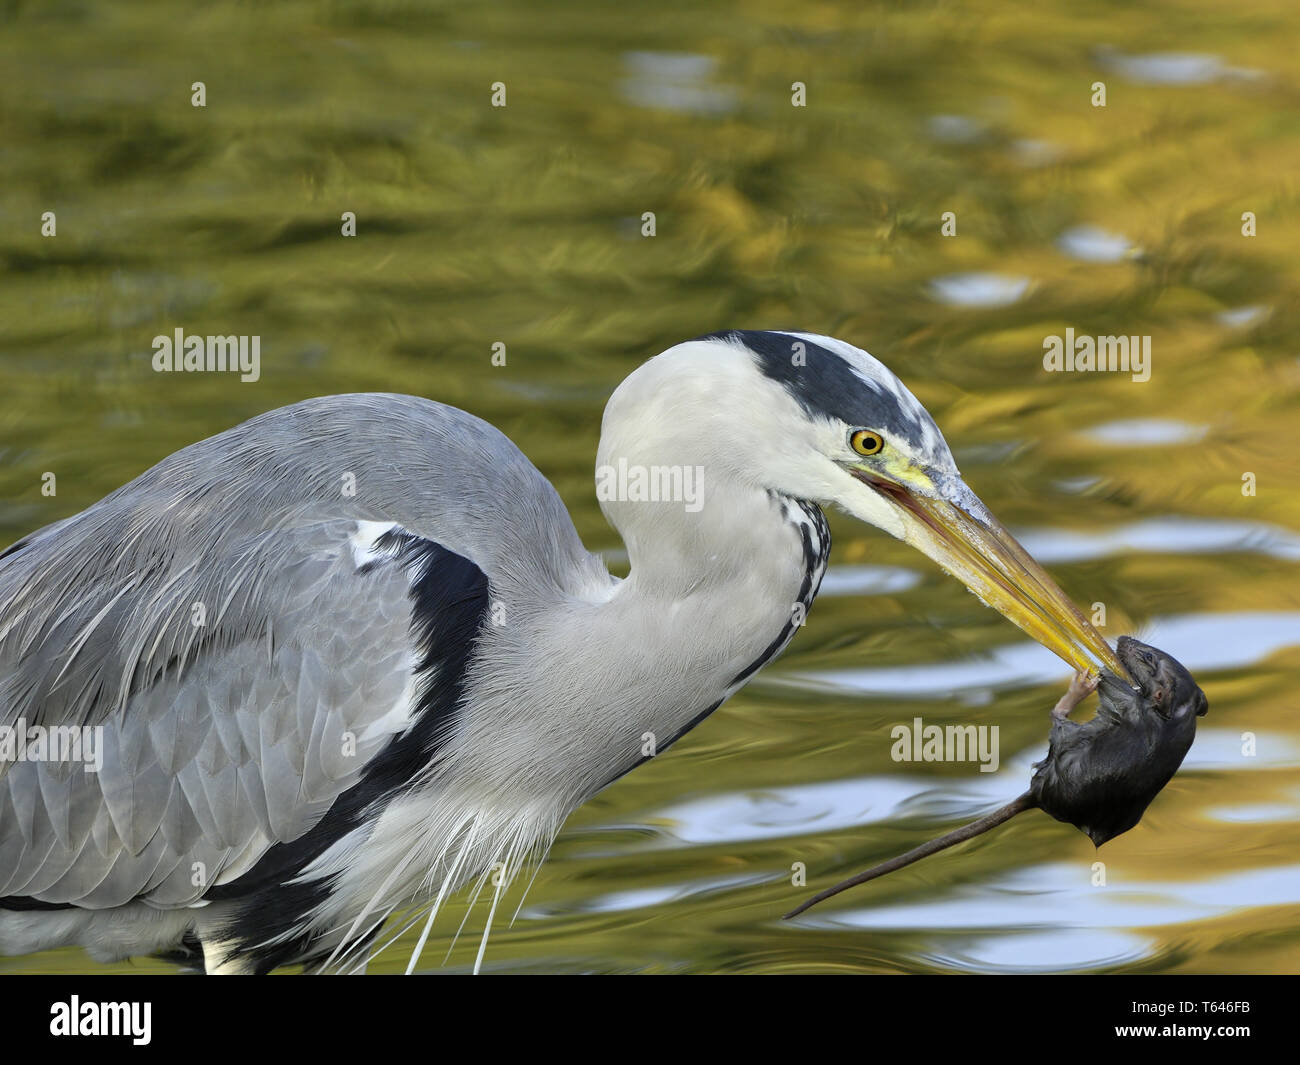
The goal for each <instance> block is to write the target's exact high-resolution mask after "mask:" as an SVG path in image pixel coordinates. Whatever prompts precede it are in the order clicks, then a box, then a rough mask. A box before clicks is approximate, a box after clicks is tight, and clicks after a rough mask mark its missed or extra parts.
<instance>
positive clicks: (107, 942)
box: [0, 331, 1125, 973]
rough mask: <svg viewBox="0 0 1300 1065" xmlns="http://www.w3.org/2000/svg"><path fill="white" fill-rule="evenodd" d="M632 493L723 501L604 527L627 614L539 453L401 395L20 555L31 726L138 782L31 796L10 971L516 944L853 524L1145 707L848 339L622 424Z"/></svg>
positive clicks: (243, 433) (28, 785) (632, 409)
mask: <svg viewBox="0 0 1300 1065" xmlns="http://www.w3.org/2000/svg"><path fill="white" fill-rule="evenodd" d="M597 464H598V470H599V471H608V470H611V469H620V470H627V469H632V470H659V471H662V470H670V471H671V470H677V471H696V472H698V473H699V474H700V480H699V483H698V484H697V485H696V486H695V487H696V488H697V489H698V492H697V494H696V495H697V497H692V500H691V501H689V502H688V503H685V504H684V503H683V500H682V499H681V498H672V496H673V494H674V493H672V492H655V491H650V492H646V491H636V490H633V489H630V488H628V487H627V485H626V484H625V485H624V490H621V491H612V492H605V493H602V494H601V507H602V508H603V510H604V513H605V515H606V517H607V518H608V520H609V521H610V523H611V524H612V525H613V526H614V528H615V529H616V530H617V531H618V532H619V533H620V534H621V536H622V538H623V541H624V543H625V544H626V546H627V552H628V557H629V562H630V570H629V573H628V576H627V577H626V578H624V579H621V580H620V579H616V578H615V577H613V576H611V574H610V573H609V571H608V569H607V568H606V567H605V565H604V564H603V563H602V562H601V561H600V559H599V558H598V557H596V556H594V555H592V554H591V553H589V552H588V551H587V550H586V549H585V548H584V547H583V545H582V543H581V541H580V539H579V537H578V535H577V532H576V530H575V529H574V526H573V522H572V520H571V519H570V517H569V514H568V512H567V511H566V509H565V507H564V505H563V503H562V502H561V500H560V497H559V496H558V494H557V493H556V491H555V489H554V488H553V487H552V486H551V484H550V483H549V482H548V481H547V480H546V479H545V478H544V477H543V476H542V474H541V473H540V472H539V471H538V470H537V469H536V468H535V467H534V466H533V465H532V464H531V463H530V462H529V461H528V459H527V458H525V457H524V455H523V454H522V453H521V452H520V451H519V450H518V449H517V448H516V447H515V446H514V445H513V444H512V443H511V442H510V440H509V439H507V438H506V437H505V436H504V435H503V434H501V433H500V432H499V431H497V430H496V429H495V428H493V427H492V426H490V425H488V424H487V423H485V422H483V421H481V420H479V419H478V418H475V417H473V416H472V415H470V414H467V413H465V412H464V411H461V410H457V409H455V408H452V407H448V406H444V405H441V404H438V403H435V402H432V401H430V400H426V399H418V398H414V397H411V396H403V395H391V394H361V395H342V396H326V397H323V398H318V399H311V400H307V401H304V402H301V403H297V404H294V405H292V406H289V407H284V408H281V409H278V410H272V411H270V412H268V413H265V414H262V415H260V416H258V417H256V418H253V419H252V420H251V421H248V422H246V423H244V424H242V425H239V426H236V427H235V428H232V429H230V430H228V431H226V432H223V433H221V434H219V435H217V436H214V437H211V438H209V439H207V440H203V441H201V442H199V443H196V444H193V445H192V446H189V447H186V448H184V449H182V450H181V451H178V452H176V453H175V454H173V455H171V456H169V457H167V458H165V459H164V460H163V461H161V462H160V463H158V464H157V465H156V466H154V467H153V468H152V469H150V470H148V471H146V472H145V473H143V474H141V475H140V476H139V477H137V478H136V479H135V480H134V481H132V482H130V483H129V484H127V485H125V486H124V487H122V488H120V489H118V490H117V491H115V492H113V493H112V494H110V495H108V496H106V497H105V498H104V499H102V500H101V501H100V502H98V503H96V504H94V505H93V506H91V507H89V508H87V509H86V510H84V511H82V512H81V513H78V514H75V515H73V516H71V517H69V518H66V519H64V520H62V521H58V522H56V523H54V524H53V525H49V526H47V527H45V528H43V529H40V530H39V531H37V532H34V533H32V534H31V535H29V536H26V537H24V538H22V539H21V540H19V541H18V542H17V543H15V544H14V545H13V546H11V547H10V548H9V549H8V550H7V551H5V552H4V553H3V555H2V556H0V724H3V725H5V726H9V727H10V730H11V734H12V731H13V729H14V727H15V726H18V727H20V728H25V729H26V730H27V731H28V733H29V734H30V733H31V730H32V729H33V728H37V729H42V728H43V729H46V730H53V729H59V728H69V727H70V728H74V729H75V728H87V729H92V730H94V731H93V735H94V737H96V742H97V743H98V745H99V755H98V756H97V757H98V759H99V761H100V763H101V764H99V766H98V771H96V772H87V771H85V769H86V767H85V766H81V765H76V764H72V763H70V762H69V761H67V760H66V759H65V760H60V759H55V758H16V759H15V758H12V757H11V758H10V760H9V761H8V762H6V763H5V764H0V774H2V775H0V953H6V954H20V953H26V952H32V951H39V950H44V949H47V948H52V947H58V946H65V945H78V944H79V945H82V946H84V947H86V948H87V949H88V950H89V951H90V953H91V954H92V956H93V957H96V958H98V959H104V960H109V959H116V958H122V957H126V956H130V955H140V954H156V955H162V956H166V957H184V956H190V957H193V958H196V959H199V960H200V961H201V964H202V965H203V967H204V968H205V969H206V970H207V971H208V972H258V973H262V972H268V971H270V970H271V969H273V968H276V967H278V966H282V965H286V964H291V963H303V964H305V965H306V966H308V967H309V968H313V967H314V968H317V969H324V968H331V967H332V968H336V969H338V968H347V967H349V966H358V965H360V964H362V963H364V960H365V958H366V957H367V956H369V954H370V952H371V951H372V950H374V949H376V944H377V943H380V941H381V930H382V928H383V926H384V923H385V920H386V919H388V918H389V917H390V916H391V915H393V914H394V913H398V912H400V913H403V914H414V915H415V919H417V920H422V921H423V922H424V923H423V932H422V934H421V936H420V944H421V946H422V945H423V943H424V938H425V937H426V936H427V935H428V930H429V927H430V925H431V924H432V922H433V920H434V919H435V917H436V915H437V913H438V911H439V908H440V907H441V906H442V905H443V903H444V902H445V901H446V899H447V898H448V897H449V896H450V895H451V894H452V893H454V892H457V891H458V890H460V889H462V888H465V887H467V886H469V885H473V884H477V885H478V886H479V887H480V888H483V887H484V886H485V884H486V886H487V887H489V888H490V893H491V907H492V909H493V910H495V906H496V901H497V898H498V897H499V895H500V893H501V891H502V890H503V887H504V886H505V885H508V884H509V882H510V880H511V879H512V878H513V877H514V876H516V874H517V873H518V871H519V869H520V868H521V866H523V865H525V864H526V863H529V862H532V861H535V860H537V859H538V858H539V857H540V856H541V855H542V854H544V852H545V850H546V849H547V847H549V845H550V843H551V841H552V840H553V839H554V837H555V836H556V834H557V833H558V832H559V830H560V827H561V825H562V824H563V822H564V820H565V818H566V817H567V816H568V814H569V813H570V812H571V811H572V810H574V809H575V808H576V807H578V806H579V805H580V804H582V803H583V802H585V801H586V800H587V799H589V798H591V796H593V795H594V794H595V793H596V792H598V791H599V790H601V789H602V788H604V787H605V786H606V785H608V784H609V783H611V782H612V781H614V780H617V779H618V778H619V777H620V776H622V775H623V774H624V773H626V772H628V771H629V770H630V769H632V768H634V767H635V766H636V765H638V764H639V763H641V762H642V761H643V760H644V759H645V758H646V757H647V753H646V750H647V748H646V742H647V740H646V738H647V737H650V738H651V746H652V753H662V752H663V751H664V750H666V749H667V748H668V747H670V746H671V745H672V743H673V742H674V741H675V740H677V739H678V738H679V737H680V736H681V735H682V734H683V733H685V732H686V731H688V730H689V729H690V728H692V727H693V726H694V725H696V724H698V723H699V722H700V721H701V720H703V719H704V718H705V717H707V716H708V715H709V714H710V713H711V712H712V711H714V710H715V709H717V707H718V706H719V705H720V704H721V703H723V702H724V701H725V700H726V699H727V698H728V697H729V696H731V695H732V694H733V693H734V692H736V691H737V690H738V689H739V688H740V687H741V686H742V685H744V684H745V683H746V681H748V680H749V679H750V678H751V677H752V676H753V675H754V674H755V672H756V671H757V670H758V669H760V668H761V667H762V666H764V665H765V664H766V663H768V662H769V661H771V660H772V659H773V658H774V657H775V656H776V655H777V654H779V653H780V652H781V651H782V650H783V649H784V647H785V646H786V644H787V643H788V642H789V640H790V639H791V638H792V636H793V635H794V633H795V631H796V629H797V628H798V626H799V622H800V620H801V617H802V612H803V611H806V609H807V608H808V606H809V605H810V604H811V603H812V600H813V598H814V596H815V595H816V594H817V590H818V586H819V584H820V582H821V578H822V574H823V572H824V570H825V568H826V563H827V558H828V554H829V551H830V538H829V534H828V531H827V525H826V522H825V519H824V517H823V513H822V509H821V508H822V507H827V506H831V507H837V508H839V509H840V510H842V511H844V512H846V513H847V514H849V515H851V516H853V517H855V518H857V519H860V520H861V521H864V522H866V523H869V524H870V525H873V526H877V527H878V528H880V529H882V530H884V531H885V532H886V533H889V534H891V535H893V536H895V537H898V538H900V539H902V540H904V541H906V542H907V543H909V544H910V545H912V546H914V547H915V548H917V549H919V550H920V551H922V552H923V553H925V554H926V555H928V556H929V557H930V558H932V559H934V560H935V561H936V562H938V563H939V565H940V566H942V567H943V568H944V569H945V570H947V571H948V572H950V573H951V574H953V575H954V576H956V577H957V578H958V579H960V580H961V581H962V582H963V583H965V584H966V585H967V586H968V587H969V588H970V589H971V591H973V592H974V593H975V594H976V595H977V596H979V597H980V598H981V599H982V600H983V601H984V602H985V603H987V604H989V605H991V606H993V607H995V608H996V609H997V610H999V611H1000V612H1002V613H1003V614H1005V615H1006V616H1007V617H1008V618H1009V619H1010V620H1012V621H1013V622H1015V623H1016V624H1017V625H1019V626H1020V627H1021V628H1022V629H1024V630H1025V631H1026V632H1027V633H1028V634H1029V635H1031V636H1032V637H1033V638H1034V639H1036V640H1038V641H1039V642H1041V643H1042V644H1044V645H1045V646H1047V647H1048V648H1050V649H1052V650H1053V651H1055V652H1057V653H1058V654H1059V655H1060V656H1061V657H1062V658H1064V659H1065V660H1066V661H1067V662H1069V663H1070V664H1071V665H1073V666H1074V667H1076V668H1077V669H1080V670H1090V669H1094V668H1095V667H1096V666H1098V665H1100V666H1105V667H1107V668H1109V669H1111V670H1112V671H1114V672H1116V673H1118V674H1119V675H1121V676H1123V675H1125V674H1124V672H1123V666H1122V665H1121V664H1120V663H1119V661H1118V660H1117V659H1116V657H1115V655H1114V653H1113V652H1112V650H1111V648H1110V647H1109V646H1108V645H1107V644H1106V642H1105V640H1104V639H1103V638H1102V637H1101V636H1100V634H1098V633H1097V632H1096V631H1095V630H1094V629H1093V627H1092V626H1091V625H1090V624H1089V623H1088V621H1087V620H1086V619H1085V618H1084V617H1083V616H1082V615H1081V614H1080V612H1079V611H1078V610H1077V609H1076V608H1075V607H1074V605H1073V604H1072V603H1071V602H1070V600H1069V599H1068V598H1067V597H1066V596H1065V595H1064V594H1063V593H1062V592H1061V591H1060V589H1059V588H1058V587H1057V585H1056V584H1055V583H1054V582H1053V581H1052V579H1051V578H1050V577H1049V576H1048V575H1047V574H1046V573H1045V572H1044V571H1043V570H1042V568H1041V567H1039V566H1038V565H1037V564H1036V563H1035V562H1034V561H1033V560H1032V559H1031V558H1030V557H1029V556H1028V554H1026V553H1025V551H1024V550H1023V549H1022V548H1021V547H1020V546H1019V545H1018V544H1017V543H1016V542H1015V540H1014V539H1013V538H1012V537H1011V536H1010V534H1009V533H1007V532H1006V530H1005V529H1004V528H1003V527H1002V526H1001V525H999V524H998V522H997V521H996V520H995V519H994V518H993V516H992V515H991V514H990V513H989V511H988V510H987V509H986V508H985V506H984V505H983V504H982V503H981V502H980V500H979V499H978V498H977V497H976V495H975V494H974V493H973V492H972V491H971V489H970V488H968V487H967V485H966V484H965V483H964V481H963V480H962V478H961V476H960V474H959V472H958V470H957V466H956V463H955V462H954V460H953V457H952V453H951V452H950V450H949V448H948V445H947V443H946V442H945V441H944V438H943V436H942V434H941V433H940V431H939V429H938V428H937V426H936V425H935V423H934V421H933V419H932V418H931V416H930V415H929V414H928V413H927V411H926V410H925V408H924V407H922V405H921V404H920V403H919V402H918V401H917V400H916V398H915V397H914V396H913V395H912V393H911V392H909V391H908V390H907V388H906V387H905V386H904V385H903V384H902V382H901V381H900V380H899V379H898V378H897V377H896V376H895V375H894V374H893V373H891V372H890V371H889V370H888V369H887V368H886V367H885V366H884V365H883V364H882V363H880V362H879V361H878V360H876V359H875V358H873V357H872V356H871V355H869V354H868V353H867V352H865V351H863V350H860V349H858V348H856V347H854V346H852V345H850V344H847V343H845V342H843V341H839V340H834V339H831V338H829V337H824V336H818V335H814V334H807V333H783V332H758V331H733V332H724V333H717V334H712V335H710V336H706V337H701V338H698V339H696V340H691V341H687V342H685V343H681V344H678V345H676V346H674V347H672V348H669V349H668V350H667V351H664V352H663V353H662V354H660V355H657V356H655V357H654V358H652V359H650V360H649V361H647V362H645V363H644V364H643V365H641V366H640V367H639V368H638V369H636V370H635V371H634V372H633V373H632V374H631V375H630V376H629V377H628V378H627V379H626V380H625V381H624V382H623V383H622V384H621V385H620V386H619V387H618V388H617V389H616V390H615V392H614V393H613V395H612V397H611V398H610V400H609V402H608V405H607V406H606V409H605V414H604V419H603V422H602V427H601V438H600V446H599V453H598V456H597ZM643 487H644V486H643ZM87 742H91V741H90V739H89V738H88V740H87ZM487 926H488V928H490V926H491V914H490V913H489V917H488V920H487ZM390 931H391V929H390ZM486 937H487V931H486V929H485V932H484V938H483V944H484V945H485V944H486ZM482 949H483V947H482V945H481V946H480V949H479V958H480V960H481V958H482ZM417 955H418V949H417ZM412 965H414V957H413V958H412Z"/></svg>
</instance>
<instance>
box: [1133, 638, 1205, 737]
mask: <svg viewBox="0 0 1300 1065" xmlns="http://www.w3.org/2000/svg"><path fill="white" fill-rule="evenodd" d="M1116 653H1117V654H1118V655H1119V659H1120V661H1121V662H1123V663H1124V665H1125V667H1126V668H1127V669H1128V671H1129V675H1130V676H1131V677H1132V678H1133V680H1134V681H1135V682H1136V683H1137V686H1138V692H1137V694H1138V695H1139V696H1140V697H1139V698H1138V700H1137V701H1138V703H1139V705H1141V706H1142V707H1144V708H1145V709H1146V710H1148V711H1149V712H1152V713H1156V714H1159V715H1160V716H1161V717H1163V718H1165V719H1166V720H1168V721H1179V722H1181V721H1184V720H1191V721H1194V719H1195V718H1198V717H1203V716H1204V715H1205V712H1206V710H1208V709H1209V702H1208V701H1207V700H1206V698H1205V693H1204V692H1203V691H1201V689H1200V687H1199V686H1198V685H1197V683H1196V681H1194V680H1193V679H1192V675H1191V674H1190V673H1188V672H1187V670H1186V669H1184V668H1183V665H1182V663H1180V662H1178V661H1176V660H1175V659H1173V658H1171V657H1170V656H1169V655H1167V654H1165V653H1164V652H1163V651H1159V650H1157V649H1156V648H1154V647H1151V646H1149V645H1148V644H1145V643H1142V642H1141V641H1140V640H1135V639H1133V637H1132V636H1121V637H1120V638H1119V645H1118V646H1117V647H1116Z"/></svg>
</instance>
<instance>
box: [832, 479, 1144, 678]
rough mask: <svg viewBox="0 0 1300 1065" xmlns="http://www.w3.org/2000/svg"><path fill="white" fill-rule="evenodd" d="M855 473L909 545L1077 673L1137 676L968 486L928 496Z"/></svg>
mask: <svg viewBox="0 0 1300 1065" xmlns="http://www.w3.org/2000/svg"><path fill="white" fill-rule="evenodd" d="M850 472H852V474H853V476H854V477H856V478H857V479H858V480H860V481H862V482H863V483H864V484H866V485H868V486H869V487H871V488H872V489H874V490H875V491H876V492H877V493H878V494H879V495H880V496H882V497H883V498H884V499H885V500H886V501H887V502H888V503H889V504H890V505H891V506H892V507H893V509H894V510H896V511H897V513H898V514H899V517H900V518H901V519H902V522H903V527H904V536H903V539H904V540H905V541H906V542H907V543H909V544H911V545H912V546H913V547H915V548H916V549H917V550H919V551H921V552H922V553H924V554H926V555H928V556H929V557H930V558H932V559H934V561H935V562H937V563H938V564H939V565H940V566H942V567H943V568H944V570H945V571H947V572H948V573H950V574H952V575H953V576H954V577H956V578H957V579H958V580H960V581H961V582H962V583H963V584H965V585H966V587H967V588H969V589H970V590H971V591H972V592H974V593H975V595H976V596H978V597H979V599H980V600H981V602H983V603H985V604H986V605H988V606H991V607H993V609H994V610H996V611H997V612H998V613H1000V614H1002V615H1003V616H1004V617H1006V618H1007V619H1008V620H1010V621H1011V622H1013V623H1014V624H1016V625H1018V626H1019V627H1020V628H1021V629H1023V630H1024V631H1025V632H1026V633H1028V634H1029V635H1030V636H1031V637H1033V639H1035V640H1037V641H1038V642H1039V643H1041V644H1042V645H1043V646H1044V647H1046V648H1047V649H1048V650H1049V651H1052V652H1053V653H1054V654H1056V655H1058V656H1059V657H1060V658H1062V659H1064V660H1065V661H1066V662H1068V663H1069V664H1070V665H1071V666H1073V667H1074V668H1075V669H1076V670H1080V671H1082V672H1085V673H1094V672H1096V671H1097V667H1098V665H1100V666H1103V667H1105V668H1106V669H1108V670H1110V671H1111V672H1112V673H1114V674H1116V675H1117V676H1119V677H1122V678H1124V679H1126V680H1129V679H1131V678H1130V677H1129V673H1128V670H1127V669H1126V668H1125V667H1124V664H1123V663H1122V662H1121V661H1120V660H1119V657H1118V656H1117V655H1116V654H1115V652H1114V650H1112V649H1111V647H1110V645H1109V644H1108V643H1106V641H1105V639H1104V638H1103V637H1102V635H1101V634H1100V633H1099V632H1098V631H1097V630H1096V629H1095V628H1093V627H1092V625H1091V624H1090V623H1089V621H1088V619H1087V618H1085V617H1084V616H1083V614H1082V612H1080V610H1079V608H1078V607H1076V606H1075V605H1074V603H1073V602H1071V601H1070V599H1069V598H1068V597H1067V596H1066V594H1065V593H1064V592H1062V591H1061V589H1060V588H1058V587H1057V585H1056V582H1055V581H1054V580H1052V578H1051V577H1049V576H1048V575H1047V572H1046V571H1045V570H1044V569H1043V567H1042V566H1040V565H1039V564H1038V563H1037V562H1035V561H1034V560H1033V558H1031V557H1030V555H1029V553H1028V552H1027V551H1026V550H1025V549H1024V548H1023V547H1021V546H1020V544H1019V543H1017V542H1016V539H1015V537H1014V536H1012V535H1011V534H1010V533H1009V532H1007V530H1006V529H1005V528H1004V527H1003V526H1002V524H1001V523H1000V522H999V521H998V520H997V519H996V518H995V517H993V515H992V514H991V513H989V510H988V508H987V507H986V506H984V504H983V503H982V502H981V501H980V499H979V497H978V496H976V495H975V493H974V492H972V491H971V490H970V489H969V488H967V487H966V485H965V483H964V482H962V481H960V480H959V479H956V478H951V479H950V480H949V481H948V482H947V483H945V484H943V485H942V486H939V487H936V488H934V489H933V491H928V490H924V491H923V490H920V489H919V487H918V488H911V487H909V486H906V485H903V484H899V483H896V482H894V481H887V480H884V479H882V478H880V477H879V476H876V475H874V474H873V473H869V472H866V471H862V470H857V469H854V470H851V471H850ZM927 480H928V478H927ZM927 487H929V486H927Z"/></svg>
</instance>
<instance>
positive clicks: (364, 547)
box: [348, 521, 397, 569]
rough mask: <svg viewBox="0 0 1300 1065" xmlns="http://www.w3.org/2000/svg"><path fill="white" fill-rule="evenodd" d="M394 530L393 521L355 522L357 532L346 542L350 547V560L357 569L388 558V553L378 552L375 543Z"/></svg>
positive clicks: (395, 525)
mask: <svg viewBox="0 0 1300 1065" xmlns="http://www.w3.org/2000/svg"><path fill="white" fill-rule="evenodd" d="M396 528H397V522H395V521H358V522H357V531H356V532H354V533H353V534H352V535H351V536H350V537H349V538H348V542H349V543H350V544H351V545H352V560H353V562H355V563H356V566H357V569H361V568H362V567H363V566H367V565H369V564H370V563H371V562H378V561H379V560H380V559H383V558H387V557H388V553H387V552H385V551H381V550H379V549H378V548H377V547H376V546H375V543H376V541H378V540H379V538H380V537H382V536H384V535H385V534H387V533H390V532H392V531H393V530H394V529H396Z"/></svg>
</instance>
